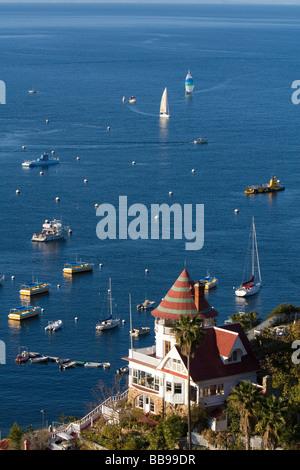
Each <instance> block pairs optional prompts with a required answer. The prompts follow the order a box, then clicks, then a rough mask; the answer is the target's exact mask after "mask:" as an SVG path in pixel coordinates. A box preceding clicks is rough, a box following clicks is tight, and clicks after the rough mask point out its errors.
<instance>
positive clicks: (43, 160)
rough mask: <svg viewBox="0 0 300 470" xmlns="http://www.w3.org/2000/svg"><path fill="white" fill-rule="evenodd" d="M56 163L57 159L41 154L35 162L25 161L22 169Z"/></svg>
mask: <svg viewBox="0 0 300 470" xmlns="http://www.w3.org/2000/svg"><path fill="white" fill-rule="evenodd" d="M58 163H59V158H57V157H49V155H48V154H47V153H43V154H42V155H41V156H40V157H38V158H37V159H36V160H25V162H23V163H22V167H23V168H33V167H35V166H49V165H57V164H58Z"/></svg>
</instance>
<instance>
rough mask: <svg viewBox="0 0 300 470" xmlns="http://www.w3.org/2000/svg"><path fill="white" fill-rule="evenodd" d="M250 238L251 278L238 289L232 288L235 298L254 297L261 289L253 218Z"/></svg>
mask: <svg viewBox="0 0 300 470" xmlns="http://www.w3.org/2000/svg"><path fill="white" fill-rule="evenodd" d="M251 237H252V272H251V277H250V279H249V280H248V281H246V282H243V283H242V284H241V285H240V286H239V287H238V288H235V287H234V289H235V295H236V296H237V297H248V296H250V295H254V294H256V293H257V292H258V291H259V290H260V289H261V287H262V282H261V274H260V264H259V257H258V249H257V238H256V230H255V223H254V217H253V218H252V227H251ZM256 269H257V272H258V281H256V280H255V279H254V277H255V270H256Z"/></svg>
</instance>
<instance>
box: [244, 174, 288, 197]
mask: <svg viewBox="0 0 300 470" xmlns="http://www.w3.org/2000/svg"><path fill="white" fill-rule="evenodd" d="M279 183H280V180H278V179H277V178H276V176H272V178H271V179H270V182H269V183H267V184H263V185H261V186H247V187H246V191H244V193H245V194H248V195H249V194H266V193H274V192H277V191H283V190H284V189H285V188H284V186H281V185H280V184H279Z"/></svg>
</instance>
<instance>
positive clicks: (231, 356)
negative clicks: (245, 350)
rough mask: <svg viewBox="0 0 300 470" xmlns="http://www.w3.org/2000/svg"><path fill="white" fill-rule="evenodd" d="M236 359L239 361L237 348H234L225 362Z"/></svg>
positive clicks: (235, 360)
mask: <svg viewBox="0 0 300 470" xmlns="http://www.w3.org/2000/svg"><path fill="white" fill-rule="evenodd" d="M237 361H239V350H238V349H235V350H234V351H232V353H231V355H230V356H229V358H228V359H227V362H237Z"/></svg>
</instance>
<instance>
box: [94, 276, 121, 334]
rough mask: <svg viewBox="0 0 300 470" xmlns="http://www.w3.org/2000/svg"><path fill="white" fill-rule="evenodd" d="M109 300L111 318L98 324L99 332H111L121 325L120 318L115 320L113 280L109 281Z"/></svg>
mask: <svg viewBox="0 0 300 470" xmlns="http://www.w3.org/2000/svg"><path fill="white" fill-rule="evenodd" d="M108 299H109V306H110V313H109V317H108V318H106V319H105V320H103V321H101V322H100V323H97V325H96V330H98V331H105V330H111V329H112V328H116V327H118V326H119V325H120V318H113V311H112V296H111V279H109V290H108Z"/></svg>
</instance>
